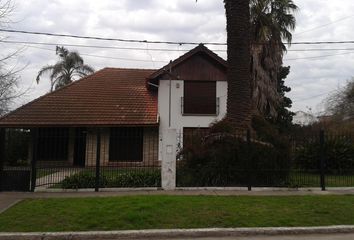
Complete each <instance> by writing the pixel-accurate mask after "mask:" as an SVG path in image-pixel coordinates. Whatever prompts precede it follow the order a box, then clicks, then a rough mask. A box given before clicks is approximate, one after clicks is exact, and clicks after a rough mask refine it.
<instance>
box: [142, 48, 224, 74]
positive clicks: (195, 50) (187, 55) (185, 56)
mask: <svg viewBox="0 0 354 240" xmlns="http://www.w3.org/2000/svg"><path fill="white" fill-rule="evenodd" d="M200 52H203V53H206V54H207V55H208V56H209V57H211V58H213V59H215V60H216V61H217V62H219V63H220V64H221V65H223V66H224V67H225V68H227V61H226V60H224V59H223V58H221V57H220V56H219V55H217V54H216V53H214V52H213V51H211V50H210V49H209V48H207V47H206V46H205V45H204V44H202V43H200V44H199V45H198V46H197V47H195V48H193V49H192V50H190V51H188V52H187V53H185V54H183V55H182V56H180V57H179V58H177V59H175V60H174V61H171V62H170V63H169V64H167V65H165V66H163V67H162V68H160V69H159V70H157V71H156V72H154V73H152V74H151V75H150V76H148V77H147V80H153V79H156V78H158V77H159V76H161V75H162V74H164V73H165V71H166V69H169V68H174V67H175V66H177V65H178V64H180V63H181V62H183V61H185V60H187V59H189V58H191V57H192V56H194V55H195V54H197V53H200Z"/></svg>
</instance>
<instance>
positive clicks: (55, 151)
mask: <svg viewBox="0 0 354 240" xmlns="http://www.w3.org/2000/svg"><path fill="white" fill-rule="evenodd" d="M68 144H69V129H67V128H40V129H39V131H38V160H39V161H67V160H68Z"/></svg>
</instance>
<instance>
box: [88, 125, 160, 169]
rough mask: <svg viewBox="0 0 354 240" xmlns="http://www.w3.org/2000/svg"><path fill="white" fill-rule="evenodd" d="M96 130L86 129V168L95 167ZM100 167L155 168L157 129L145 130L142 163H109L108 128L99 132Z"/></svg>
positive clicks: (156, 161) (157, 163) (157, 162)
mask: <svg viewBox="0 0 354 240" xmlns="http://www.w3.org/2000/svg"><path fill="white" fill-rule="evenodd" d="M96 143H97V130H95V129H88V131H87V137H86V166H95V165H96ZM101 165H102V166H112V165H114V166H119V165H125V166H126V165H129V166H144V167H147V166H157V165H159V161H158V129H157V128H145V129H144V137H143V162H134V163H117V162H114V163H113V162H109V128H103V129H102V130H101Z"/></svg>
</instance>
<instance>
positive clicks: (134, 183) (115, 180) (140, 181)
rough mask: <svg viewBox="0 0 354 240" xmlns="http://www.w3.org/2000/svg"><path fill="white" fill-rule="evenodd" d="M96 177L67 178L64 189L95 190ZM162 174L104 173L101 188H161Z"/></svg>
mask: <svg viewBox="0 0 354 240" xmlns="http://www.w3.org/2000/svg"><path fill="white" fill-rule="evenodd" d="M95 183H96V177H95V173H94V172H85V171H83V172H80V173H77V174H74V175H72V176H69V177H66V178H65V179H64V180H63V181H62V182H61V187H62V188H63V189H79V188H94V187H95ZM160 186H161V173H160V170H159V169H153V170H117V171H109V172H107V173H105V172H102V173H101V175H100V188H139V187H160Z"/></svg>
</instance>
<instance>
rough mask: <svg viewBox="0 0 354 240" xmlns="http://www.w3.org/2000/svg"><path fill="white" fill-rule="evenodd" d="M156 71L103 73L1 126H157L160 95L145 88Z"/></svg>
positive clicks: (0, 120) (45, 99)
mask: <svg viewBox="0 0 354 240" xmlns="http://www.w3.org/2000/svg"><path fill="white" fill-rule="evenodd" d="M154 71H155V70H143V69H118V68H105V69H102V70H100V71H98V72H96V73H94V74H93V75H90V76H88V77H85V78H83V79H81V80H79V81H76V82H74V83H72V84H70V85H68V86H66V87H64V88H62V89H59V90H57V91H55V92H53V93H49V94H47V95H44V96H42V97H40V98H38V99H36V100H34V101H32V102H30V103H28V104H26V105H24V106H22V107H20V108H18V109H17V110H15V111H13V112H11V113H9V114H8V115H6V116H4V117H2V118H0V126H9V127H10V126H13V127H16V126H21V127H31V126H68V125H69V126H96V125H97V126H98V125H105V126H108V125H113V126H114V125H154V124H157V123H158V120H157V115H158V114H157V95H156V93H155V92H151V91H148V90H147V89H146V86H145V81H146V78H147V77H148V76H149V75H151V74H152V73H153V72H154Z"/></svg>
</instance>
